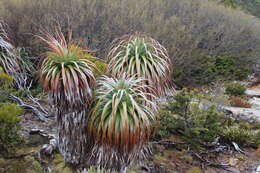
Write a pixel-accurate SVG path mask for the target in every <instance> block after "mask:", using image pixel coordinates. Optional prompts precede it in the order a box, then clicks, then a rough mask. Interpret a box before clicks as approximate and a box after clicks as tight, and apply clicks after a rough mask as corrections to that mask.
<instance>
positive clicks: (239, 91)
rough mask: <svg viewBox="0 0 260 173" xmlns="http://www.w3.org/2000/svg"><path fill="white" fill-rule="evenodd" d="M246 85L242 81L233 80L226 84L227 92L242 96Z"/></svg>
mask: <svg viewBox="0 0 260 173" xmlns="http://www.w3.org/2000/svg"><path fill="white" fill-rule="evenodd" d="M245 91H246V87H244V86H243V85H242V84H240V83H236V82H232V83H228V84H227V85H226V94H228V95H231V96H241V95H244V94H245Z"/></svg>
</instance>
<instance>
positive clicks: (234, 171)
mask: <svg viewBox="0 0 260 173" xmlns="http://www.w3.org/2000/svg"><path fill="white" fill-rule="evenodd" d="M191 153H192V155H194V156H195V157H196V158H197V159H199V160H200V161H201V162H202V163H203V164H204V165H207V166H213V167H216V168H222V169H225V170H227V171H230V172H233V173H240V171H239V170H237V169H235V168H231V167H230V166H228V164H225V163H215V162H211V161H209V160H207V159H205V158H203V157H202V156H200V155H199V154H198V153H195V152H193V151H191Z"/></svg>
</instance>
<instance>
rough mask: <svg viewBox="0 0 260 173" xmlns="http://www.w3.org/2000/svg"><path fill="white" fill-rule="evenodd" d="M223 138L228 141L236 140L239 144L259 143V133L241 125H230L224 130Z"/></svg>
mask: <svg viewBox="0 0 260 173" xmlns="http://www.w3.org/2000/svg"><path fill="white" fill-rule="evenodd" d="M223 138H224V139H225V140H227V141H228V142H236V143H238V144H239V145H243V146H246V145H253V146H255V145H259V142H260V140H259V133H258V134H255V133H253V132H252V131H251V130H249V129H245V128H242V127H239V126H235V127H229V128H226V129H224V130H223Z"/></svg>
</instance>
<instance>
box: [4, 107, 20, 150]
mask: <svg viewBox="0 0 260 173" xmlns="http://www.w3.org/2000/svg"><path fill="white" fill-rule="evenodd" d="M21 113H22V109H21V108H20V107H18V106H16V105H15V104H2V105H0V127H1V128H0V151H1V152H6V151H8V149H9V148H10V147H12V146H13V145H15V144H17V143H18V142H19V135H18V130H19V125H18V123H19V121H20V118H19V115H20V114H21Z"/></svg>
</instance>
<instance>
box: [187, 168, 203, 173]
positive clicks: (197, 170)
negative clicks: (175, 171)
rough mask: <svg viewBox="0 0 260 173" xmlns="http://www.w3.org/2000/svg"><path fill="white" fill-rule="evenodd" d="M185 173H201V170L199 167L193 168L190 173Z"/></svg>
mask: <svg viewBox="0 0 260 173" xmlns="http://www.w3.org/2000/svg"><path fill="white" fill-rule="evenodd" d="M185 173H201V170H200V168H198V167H193V168H191V169H189V170H188V171H186V172H185Z"/></svg>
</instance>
